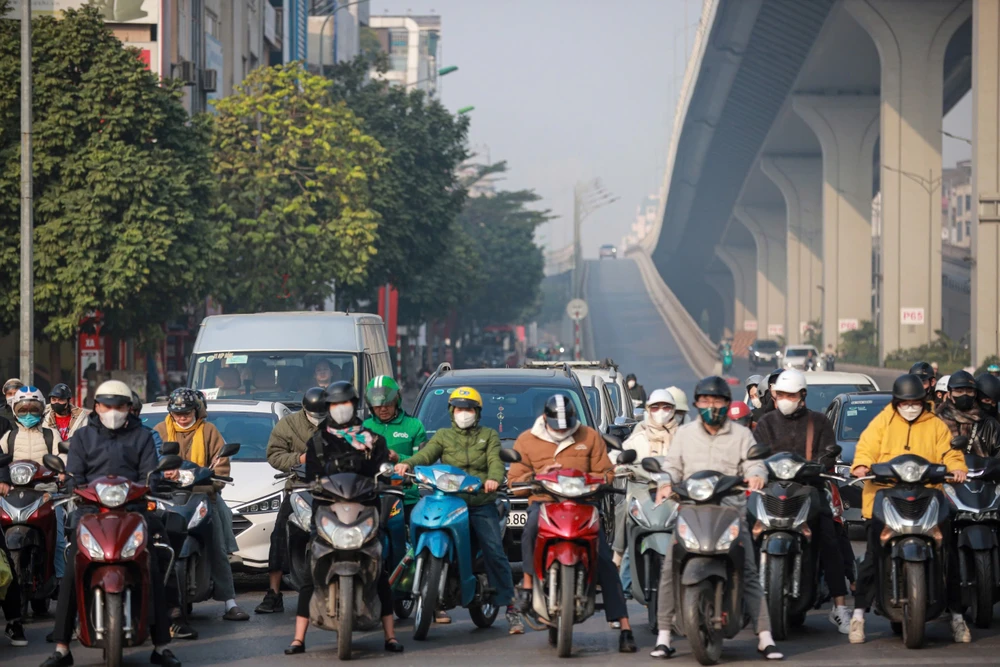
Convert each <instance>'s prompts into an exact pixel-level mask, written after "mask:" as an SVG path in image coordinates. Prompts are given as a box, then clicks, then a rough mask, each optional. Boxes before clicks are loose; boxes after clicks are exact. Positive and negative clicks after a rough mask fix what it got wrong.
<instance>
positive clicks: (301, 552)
mask: <svg viewBox="0 0 1000 667" xmlns="http://www.w3.org/2000/svg"><path fill="white" fill-rule="evenodd" d="M274 478H275V479H276V480H287V479H292V480H293V481H292V490H291V491H289V492H288V502H289V504H290V505H291V506H292V513H291V514H290V515H289V517H288V521H287V522H286V523H285V546H286V548H287V553H288V576H287V577H285V580H286V581H285V583H287V584H288V585H290V586H291V587H292V588H294V589H295V590H299V589H300V588H302V585H303V582H304V581H305V574H304V573H306V572H308V571H309V554H308V552H307V551H308V548H309V531H310V525H311V524H312V513H313V495H312V485H311V484H309V483H307V482H306V481H305V480H306V466H305V464H304V463H300V464H299V465H296V466H293V467H292V469H291V471H290V472H281V473H278V474H277V475H275V476H274Z"/></svg>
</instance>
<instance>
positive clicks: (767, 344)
mask: <svg viewBox="0 0 1000 667" xmlns="http://www.w3.org/2000/svg"><path fill="white" fill-rule="evenodd" d="M754 348H755V349H756V350H757V351H758V352H777V351H778V343H777V341H773V340H759V341H757V342H756V343H755V344H754Z"/></svg>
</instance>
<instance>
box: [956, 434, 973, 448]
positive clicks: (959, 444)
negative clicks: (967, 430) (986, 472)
mask: <svg viewBox="0 0 1000 667" xmlns="http://www.w3.org/2000/svg"><path fill="white" fill-rule="evenodd" d="M971 442H972V440H971V439H970V438H969V436H967V435H956V436H955V437H954V438H952V439H951V448H952V449H965V448H966V447H968V446H969V444H970V443H971Z"/></svg>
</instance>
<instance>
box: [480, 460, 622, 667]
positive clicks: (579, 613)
mask: <svg viewBox="0 0 1000 667" xmlns="http://www.w3.org/2000/svg"><path fill="white" fill-rule="evenodd" d="M635 457H636V453H635V450H632V449H629V450H625V451H623V452H622V453H621V454H619V456H618V463H619V464H621V465H627V464H629V463H633V462H634V461H635ZM500 458H501V459H503V460H504V461H505V462H509V463H513V462H516V461H519V460H520V459H521V455H520V454H519V453H518V452H517V451H515V450H513V449H504V450H501V452H500ZM510 488H511V490H514V489H531V490H535V491H538V492H541V493H545V494H548V495H551V496H554V497H555V500H554V501H552V502H547V503H544V504H542V506H541V510H540V511H539V515H538V537H537V538H536V542H535V551H534V561H535V562H534V563H525V564H524V567H525V569H526V571H527V570H528V568H530V571H531V576H532V580H533V587H532V612H533V614H534V617H535V619H534V620H535V621H536V622H537V624H538V625H539V626H540V627H546V628H548V631H549V643H550V644H554V645H555V647H556V653H557V654H558V655H559V657H560V658H567V657H569V655H570V653H571V652H572V650H573V625H574V624H577V623H583V622H584V621H586V620H587V619H588V618H590V617H591V616H593V614H594V611H595V610H596V609H597V544H598V542H597V541H598V535H599V533H598V531H600V530H601V514H600V511H599V510H598V508H597V507H596V506H595V504H592V501H594V500H596V499H597V498H599V497H600V496H602V495H603V494H606V493H620V494H621V493H625V491H624V490H622V489H617V488H615V487H614V486H612V485H610V484H606V483H605V481H604V477H602V476H601V475H592V474H588V473H582V472H580V471H579V470H574V469H572V468H564V469H559V470H556V471H554V472H550V473H546V474H544V475H536V476H535V478H534V480H533V481H531V482H526V483H518V484H511V485H510ZM531 616H532V614H528V615H527V616H526V620H528V621H529V624H531V625H533V626H534V625H535V624H536V623H535V622H532V619H531Z"/></svg>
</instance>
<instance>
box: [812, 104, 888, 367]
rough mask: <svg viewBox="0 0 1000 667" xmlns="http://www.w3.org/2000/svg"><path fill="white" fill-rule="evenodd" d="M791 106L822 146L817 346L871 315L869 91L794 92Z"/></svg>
mask: <svg viewBox="0 0 1000 667" xmlns="http://www.w3.org/2000/svg"><path fill="white" fill-rule="evenodd" d="M792 106H793V108H794V109H795V112H796V113H797V114H798V115H799V116H800V117H801V118H802V119H803V120H804V121H805V122H806V124H808V125H809V127H811V128H812V130H813V132H815V133H816V137H817V138H818V139H819V143H820V146H821V147H822V149H823V282H822V283H821V284H822V285H823V293H822V298H823V347H824V349H825V348H826V347H827V346H829V345H833V346H834V347H835V348H839V347H840V334H841V333H842V332H843V331H848V330H850V329H852V328H855V327H856V326H858V325H859V324H860V322H861V321H863V320H871V319H872V262H871V258H872V228H871V211H872V157H873V152H874V150H875V141H876V139H877V138H878V117H879V114H878V110H879V98H878V97H877V96H875V95H830V96H826V95H796V96H795V97H794V98H793V101H792Z"/></svg>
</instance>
